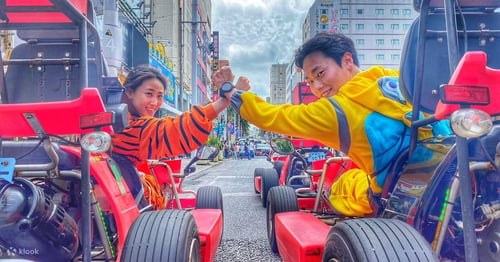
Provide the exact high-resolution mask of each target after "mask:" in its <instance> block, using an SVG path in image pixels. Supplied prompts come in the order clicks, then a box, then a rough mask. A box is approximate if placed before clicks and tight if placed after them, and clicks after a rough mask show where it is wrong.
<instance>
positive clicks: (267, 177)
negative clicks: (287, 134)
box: [254, 138, 333, 207]
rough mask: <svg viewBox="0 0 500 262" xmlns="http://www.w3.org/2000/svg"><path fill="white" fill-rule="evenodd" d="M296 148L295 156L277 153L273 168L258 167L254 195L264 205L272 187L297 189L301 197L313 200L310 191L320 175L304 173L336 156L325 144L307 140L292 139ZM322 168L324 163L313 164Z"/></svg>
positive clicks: (255, 175)
mask: <svg viewBox="0 0 500 262" xmlns="http://www.w3.org/2000/svg"><path fill="white" fill-rule="evenodd" d="M291 141H292V143H293V144H294V145H295V148H296V153H295V154H291V155H290V154H289V155H283V154H279V152H277V153H278V155H279V156H278V157H276V160H274V162H273V167H272V168H263V167H258V168H256V169H255V170H254V189H255V193H257V194H260V198H261V201H262V206H263V207H266V205H267V194H268V192H269V190H270V189H271V188H272V187H275V186H278V185H288V186H291V187H293V188H295V189H301V190H299V191H297V192H298V193H300V195H301V196H302V197H305V198H307V197H310V194H309V193H310V192H311V190H310V189H311V188H314V187H315V186H316V184H317V181H318V176H315V175H313V174H312V173H311V172H309V174H304V171H305V170H312V168H313V166H312V165H313V164H314V163H318V161H322V160H324V159H326V158H328V157H331V156H333V152H332V151H331V150H329V149H328V148H327V147H325V146H324V145H323V144H321V143H319V142H317V141H314V140H308V139H299V138H294V139H291ZM314 166H315V167H316V166H319V167H321V164H319V165H318V164H316V165H314Z"/></svg>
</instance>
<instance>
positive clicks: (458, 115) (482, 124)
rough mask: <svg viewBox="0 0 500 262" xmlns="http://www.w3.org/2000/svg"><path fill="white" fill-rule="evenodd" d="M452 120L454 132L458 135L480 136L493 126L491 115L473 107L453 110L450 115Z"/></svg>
mask: <svg viewBox="0 0 500 262" xmlns="http://www.w3.org/2000/svg"><path fill="white" fill-rule="evenodd" d="M450 122H451V128H452V129H453V132H455V134H457V136H461V137H468V138H473V137H480V136H482V135H484V134H486V133H488V132H489V131H490V130H491V128H492V126H493V121H492V119H491V116H490V115H488V114H487V113H486V112H484V111H481V110H478V109H473V108H467V109H460V110H457V111H455V112H453V114H451V116H450Z"/></svg>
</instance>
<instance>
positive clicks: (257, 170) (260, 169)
mask: <svg viewBox="0 0 500 262" xmlns="http://www.w3.org/2000/svg"><path fill="white" fill-rule="evenodd" d="M264 169H265V168H263V167H257V168H255V170H254V171H253V190H254V191H255V194H258V193H260V192H259V191H257V185H256V184H255V183H256V182H255V178H257V177H260V178H262V173H264Z"/></svg>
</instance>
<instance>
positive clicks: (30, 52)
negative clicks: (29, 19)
mask: <svg viewBox="0 0 500 262" xmlns="http://www.w3.org/2000/svg"><path fill="white" fill-rule="evenodd" d="M17 35H18V37H19V38H21V39H23V40H25V41H26V42H25V43H22V44H20V45H18V46H16V47H14V48H13V50H12V53H11V57H10V61H8V63H9V66H8V69H7V71H6V73H5V81H6V83H5V84H6V90H7V101H6V102H7V103H9V104H12V103H30V102H52V101H64V100H71V99H76V98H78V97H80V94H81V89H82V88H83V87H82V86H81V80H80V66H79V64H80V42H79V40H76V39H78V37H75V38H73V36H71V34H70V33H69V32H67V31H64V30H62V32H61V34H59V32H55V31H54V30H18V31H17ZM42 35H43V36H44V37H45V38H35V37H40V36H42ZM47 36H54V38H47ZM56 36H57V37H68V38H55V37H56ZM91 49H92V48H89V52H88V54H89V56H90V57H89V59H88V61H90V63H89V66H88V75H89V77H88V79H89V82H88V87H100V84H98V81H99V77H98V76H101V75H102V74H98V72H97V66H96V65H95V63H93V61H95V55H92V51H91Z"/></svg>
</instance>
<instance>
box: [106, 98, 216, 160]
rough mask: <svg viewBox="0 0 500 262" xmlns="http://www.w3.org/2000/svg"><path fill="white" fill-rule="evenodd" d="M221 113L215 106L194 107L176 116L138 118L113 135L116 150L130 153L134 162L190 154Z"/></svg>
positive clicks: (204, 140)
mask: <svg viewBox="0 0 500 262" xmlns="http://www.w3.org/2000/svg"><path fill="white" fill-rule="evenodd" d="M216 117H217V114H216V112H215V110H214V108H213V106H212V105H210V104H209V105H207V106H204V107H202V106H198V105H197V106H193V107H192V108H191V111H189V112H184V113H183V114H181V115H178V116H176V117H165V118H156V117H149V116H144V117H134V116H132V115H130V114H129V119H130V126H129V127H128V128H126V129H124V130H123V131H122V132H120V133H116V134H114V135H113V136H112V144H113V153H116V154H120V155H123V156H126V157H127V158H128V159H129V160H130V161H132V162H133V163H134V164H135V163H137V162H140V161H143V160H148V159H162V158H166V157H174V156H178V155H183V154H188V153H190V152H191V151H193V150H195V149H197V148H198V147H200V146H202V145H203V144H204V143H205V142H206V141H207V139H208V137H209V135H210V132H211V131H212V129H213V126H212V120H213V119H215V118H216Z"/></svg>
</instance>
